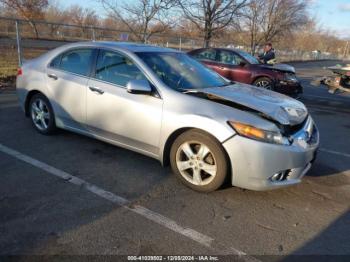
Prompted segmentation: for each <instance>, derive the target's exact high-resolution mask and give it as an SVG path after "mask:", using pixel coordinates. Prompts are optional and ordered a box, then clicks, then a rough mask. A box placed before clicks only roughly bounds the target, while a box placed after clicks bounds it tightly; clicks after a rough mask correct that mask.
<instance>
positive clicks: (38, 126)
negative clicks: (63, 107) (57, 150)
mask: <svg viewBox="0 0 350 262" xmlns="http://www.w3.org/2000/svg"><path fill="white" fill-rule="evenodd" d="M29 117H30V119H31V122H32V125H33V127H34V128H35V130H37V131H38V132H39V133H40V134H43V135H51V134H53V133H54V132H55V131H56V124H55V116H54V113H53V110H52V106H51V104H50V102H49V100H48V99H47V98H46V97H45V96H44V95H43V94H40V93H38V94H35V95H34V96H33V97H32V98H31V99H30V102H29Z"/></svg>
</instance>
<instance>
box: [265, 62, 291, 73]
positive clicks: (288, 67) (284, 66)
mask: <svg viewBox="0 0 350 262" xmlns="http://www.w3.org/2000/svg"><path fill="white" fill-rule="evenodd" d="M260 66H261V67H264V68H268V69H271V70H278V71H281V72H288V73H293V74H295V68H294V66H291V65H287V64H274V65H265V64H262V65H260Z"/></svg>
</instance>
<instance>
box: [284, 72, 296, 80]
mask: <svg viewBox="0 0 350 262" xmlns="http://www.w3.org/2000/svg"><path fill="white" fill-rule="evenodd" d="M284 80H285V81H294V82H296V81H298V79H297V77H296V76H295V74H291V73H285V74H284Z"/></svg>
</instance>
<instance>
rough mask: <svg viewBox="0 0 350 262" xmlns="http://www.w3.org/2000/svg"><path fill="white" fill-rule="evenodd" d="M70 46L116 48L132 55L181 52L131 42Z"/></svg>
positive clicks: (86, 43)
mask: <svg viewBox="0 0 350 262" xmlns="http://www.w3.org/2000/svg"><path fill="white" fill-rule="evenodd" d="M70 46H77V47H80V46H90V47H91V46H94V47H100V48H101V47H106V48H112V49H113V48H116V49H124V50H127V51H130V52H133V53H137V52H181V51H178V50H176V49H171V48H165V47H159V46H153V45H146V44H140V43H132V42H113V41H88V42H77V43H73V44H71V45H70Z"/></svg>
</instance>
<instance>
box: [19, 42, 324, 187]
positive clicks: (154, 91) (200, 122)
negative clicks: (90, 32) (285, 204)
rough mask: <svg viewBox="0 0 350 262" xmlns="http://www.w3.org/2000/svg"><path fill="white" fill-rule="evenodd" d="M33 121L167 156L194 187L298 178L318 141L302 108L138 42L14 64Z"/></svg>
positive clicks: (66, 49)
mask: <svg viewBox="0 0 350 262" xmlns="http://www.w3.org/2000/svg"><path fill="white" fill-rule="evenodd" d="M17 93H18V97H19V100H20V103H21V106H22V108H23V110H24V112H25V114H26V115H27V116H28V117H30V119H31V122H32V124H33V126H34V128H35V129H36V130H37V131H38V132H40V133H42V134H44V135H48V134H52V133H54V131H55V129H56V128H63V129H67V130H70V131H73V132H77V133H80V134H83V135H87V136H90V137H94V138H97V139H100V140H103V141H105V142H108V143H111V144H114V145H117V146H120V147H124V148H127V149H131V150H133V151H137V152H139V153H142V154H145V155H148V156H150V157H153V158H156V159H158V160H159V161H160V162H161V163H162V164H163V165H167V164H170V165H171V167H172V170H173V172H174V173H175V175H176V176H177V177H178V178H179V179H180V180H181V181H182V182H183V183H184V184H186V185H187V186H189V187H191V188H192V189H195V190H198V191H202V192H209V191H213V190H216V189H218V188H219V187H220V186H221V185H222V184H223V183H224V182H225V180H227V181H230V182H231V184H232V185H234V186H238V187H242V188H247V189H251V190H267V189H274V188H280V187H284V186H288V185H293V184H297V183H299V182H300V181H301V178H302V177H303V176H304V175H305V173H306V172H307V171H308V170H309V169H310V167H311V164H312V162H313V160H314V159H315V155H316V151H317V148H318V144H319V135H318V131H317V128H316V126H315V123H314V121H313V120H312V118H311V116H310V115H309V114H308V111H307V109H306V108H305V106H304V105H303V104H302V103H301V102H299V101H297V100H294V99H291V98H289V97H286V96H284V95H281V94H278V93H275V92H272V91H269V90H265V89H263V88H257V87H253V86H249V85H244V84H239V83H235V82H230V81H228V80H227V79H225V78H223V77H221V76H219V75H218V74H216V73H215V72H213V71H211V70H210V69H208V68H206V67H205V66H204V65H202V64H200V63H198V62H196V61H195V60H193V59H192V58H190V57H189V56H187V55H186V54H184V53H182V52H179V51H176V50H172V49H166V48H159V47H153V46H147V45H140V44H133V43H113V42H84V43H74V44H69V45H65V46H62V47H59V48H57V49H55V50H52V51H50V52H48V53H46V54H44V55H42V56H40V57H39V58H36V59H34V60H30V61H27V62H26V63H25V64H24V65H23V66H22V67H21V68H20V69H19V71H18V77H17Z"/></svg>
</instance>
